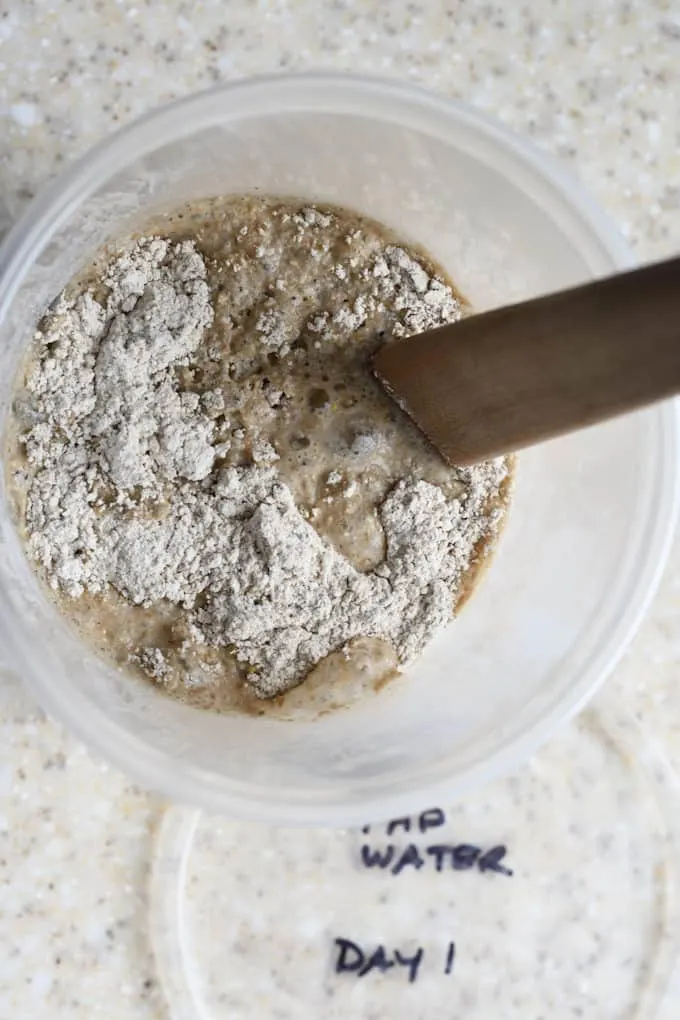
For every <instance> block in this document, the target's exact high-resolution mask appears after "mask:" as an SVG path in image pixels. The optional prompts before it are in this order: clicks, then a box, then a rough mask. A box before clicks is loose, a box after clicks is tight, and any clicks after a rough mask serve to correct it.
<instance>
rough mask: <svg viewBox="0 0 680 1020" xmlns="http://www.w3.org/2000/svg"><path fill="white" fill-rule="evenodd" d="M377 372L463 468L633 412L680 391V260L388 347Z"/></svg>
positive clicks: (377, 361)
mask: <svg viewBox="0 0 680 1020" xmlns="http://www.w3.org/2000/svg"><path fill="white" fill-rule="evenodd" d="M373 368H374V371H375V373H376V375H377V377H378V378H379V379H380V380H381V382H382V383H383V384H384V386H385V388H386V389H387V391H388V393H389V394H390V395H391V396H393V397H394V399H395V400H396V401H397V402H398V403H399V405H400V406H401V407H402V408H403V409H404V410H405V411H406V412H407V413H408V414H409V415H410V416H411V418H413V420H414V421H415V422H416V424H417V425H419V426H420V428H421V429H422V431H423V432H425V434H426V435H427V436H428V437H429V438H430V440H431V441H432V443H434V445H435V446H436V447H437V448H438V449H439V451H440V452H441V453H442V454H443V456H444V457H445V458H446V460H448V461H449V462H450V463H452V464H463V465H464V464H472V463H475V462H476V461H480V460H485V459H486V458H488V457H494V456H497V455H498V454H502V453H509V452H510V451H513V450H519V449H521V448H522V447H524V446H529V445H531V444H532V443H536V442H539V441H540V440H543V439H549V438H551V437H553V436H557V435H561V434H562V433H564V432H571V431H573V430H575V429H579V428H583V427H585V426H587V425H592V424H594V423H595V422H599V421H603V420H604V419H606V418H610V417H613V416H614V415H617V414H622V413H623V412H625V411H632V410H634V409H635V408H637V407H640V406H642V405H644V404H649V403H652V402H653V401H656V400H661V399H662V398H664V397H670V396H672V395H673V394H675V393H678V392H680V258H676V259H672V260H670V261H668V262H661V263H658V264H655V265H651V266H645V267H644V268H643V269H636V270H633V271H632V272H627V273H621V274H619V275H618V276H613V277H609V278H607V279H604V280H597V281H595V282H594V283H588V284H585V285H584V286H581V287H576V288H574V289H572V290H566V291H561V292H560V293H558V294H550V295H548V296H547V297H541V298H536V299H535V300H533V301H525V302H523V303H522V304H517V305H511V306H509V307H507V308H499V309H496V310H494V311H492V312H485V313H483V314H480V315H471V316H470V317H469V318H466V319H463V320H462V321H461V322H458V323H455V324H454V325H451V326H444V327H442V328H441V329H436V330H431V331H430V332H428V333H421V334H419V335H418V336H413V337H410V338H409V339H408V340H401V341H397V342H395V343H393V344H388V345H386V346H385V347H383V348H382V349H381V350H380V351H379V352H378V354H377V355H376V356H375V358H374V361H373Z"/></svg>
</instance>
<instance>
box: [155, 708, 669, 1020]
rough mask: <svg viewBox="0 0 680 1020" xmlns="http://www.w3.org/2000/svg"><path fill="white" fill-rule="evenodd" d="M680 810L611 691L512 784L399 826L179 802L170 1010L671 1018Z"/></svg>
mask: <svg viewBox="0 0 680 1020" xmlns="http://www.w3.org/2000/svg"><path fill="white" fill-rule="evenodd" d="M679 806H680V801H679V799H678V790H677V788H676V783H675V779H674V776H673V775H672V773H671V772H670V771H669V769H668V768H667V766H666V765H665V764H664V762H663V761H662V760H661V759H660V757H659V756H658V754H657V752H656V751H655V750H654V748H653V747H652V746H651V744H650V742H649V741H648V740H647V739H646V738H645V737H644V735H643V734H642V733H641V731H640V730H639V728H638V727H637V726H636V725H635V724H634V723H633V722H632V721H631V720H630V719H628V718H627V717H626V716H625V715H624V714H623V713H622V712H620V711H619V710H618V709H617V708H613V707H612V705H611V701H610V699H608V701H607V703H606V704H605V703H604V702H601V703H600V707H599V708H597V709H596V710H593V711H590V712H588V713H586V714H585V715H584V716H582V717H581V719H580V720H578V721H576V722H575V723H573V724H572V725H571V726H570V727H569V728H568V729H567V730H566V731H564V732H563V733H562V734H561V735H560V736H558V737H556V738H555V739H554V741H553V742H552V743H551V744H550V745H549V746H547V747H546V748H544V749H543V751H542V752H541V753H540V754H539V755H537V756H536V757H535V758H534V759H533V760H532V761H530V762H529V763H528V764H527V765H525V766H524V767H523V768H522V769H521V771H519V772H517V773H516V774H515V775H513V776H511V777H510V778H508V779H505V780H503V781H500V782H497V783H494V784H493V785H490V786H488V787H487V788H486V789H485V790H483V791H478V792H476V793H474V794H472V795H470V796H469V797H468V798H467V799H466V800H464V801H462V802H460V803H458V804H457V805H456V806H455V807H445V808H433V809H432V810H430V811H428V812H425V813H423V814H422V815H420V816H416V817H413V818H410V819H399V820H397V819H395V820H394V821H393V822H391V823H389V824H387V825H385V824H381V825H376V826H366V827H365V828H364V829H363V830H357V831H345V830H330V829H316V830H314V829H312V830H310V829H281V828H280V829H272V828H267V827H265V826H261V825H257V824H253V823H240V822H232V821H227V820H223V819H220V818H216V817H211V816H208V815H205V814H204V813H202V812H197V811H195V810H191V809H182V808H171V809H169V811H168V812H167V814H166V817H165V819H164V822H163V824H162V827H161V829H160V831H159V834H158V843H157V854H156V859H155V865H154V872H153V881H152V902H151V933H152V940H153V945H154V950H155V953H156V958H157V963H158V968H159V977H160V980H161V983H162V985H163V988H164V990H165V993H166V996H167V1000H168V1004H169V1008H170V1013H171V1016H172V1018H173V1020H199V1018H200V1020H208V1018H210V1020H223V1018H224V1020H227V1018H228V1020H251V1018H252V1020H255V1018H257V1020H265V1018H266V1020H288V1018H295V1020H303V1018H310V1020H350V1018H351V1020H354V1018H356V1020H400V1018H402V1017H403V1018H405V1020H406V1018H408V1020H452V1018H454V1017H465V1020H500V1018H501V1017H502V1018H503V1020H563V1018H568V1017H585V1018H587V1020H600V1018H601V1020H670V1018H671V1017H672V1016H673V1017H675V1016H677V1008H678V1007H677V1003H678V1001H680V999H678V998H677V997H676V996H678V995H679V994H680V982H679V980H678V973H677V967H676V961H677V959H678V950H679V947H680V907H679V905H678V902H677V895H678V890H679V889H680V882H679V877H678V869H679V866H680V834H679V831H678V824H679V823H680V811H679ZM673 1001H674V1002H675V1008H674V1007H673Z"/></svg>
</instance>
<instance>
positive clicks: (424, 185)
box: [0, 75, 677, 825]
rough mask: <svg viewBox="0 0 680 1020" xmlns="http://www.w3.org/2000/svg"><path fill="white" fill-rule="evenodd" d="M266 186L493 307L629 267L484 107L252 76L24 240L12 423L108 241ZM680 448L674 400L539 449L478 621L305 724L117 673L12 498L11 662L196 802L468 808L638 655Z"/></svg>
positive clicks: (291, 819)
mask: <svg viewBox="0 0 680 1020" xmlns="http://www.w3.org/2000/svg"><path fill="white" fill-rule="evenodd" d="M252 191H260V192H263V193H272V194H278V195H297V196H302V197H305V198H309V199H316V200H319V201H329V202H337V203H340V204H343V205H347V206H349V207H351V208H354V209H356V210H358V211H361V212H364V213H368V214H370V215H371V216H373V217H375V218H377V219H379V220H382V221H384V222H385V223H386V224H388V225H389V226H390V227H392V228H394V229H396V230H398V231H399V232H400V233H402V234H403V235H404V236H405V237H406V238H410V239H412V240H414V241H417V242H419V243H420V244H422V245H424V246H425V247H426V248H427V249H429V251H430V252H431V253H432V254H433V255H434V257H435V258H436V259H438V260H439V261H440V262H441V263H442V264H443V265H444V266H445V267H446V269H447V270H448V271H449V272H450V274H451V276H452V278H453V279H454V280H455V281H456V283H457V284H458V286H459V287H460V288H461V290H462V291H463V293H464V294H465V295H466V296H467V297H468V298H469V300H470V301H471V302H472V304H473V306H474V307H475V308H477V309H482V308H486V307H490V306H492V305H496V304H500V303H504V302H510V301H513V300H518V299H521V298H524V297H530V296H532V295H535V294H537V293H539V292H544V291H548V290H551V289H553V288H559V287H563V286H565V285H568V284H572V283H576V282H577V281H581V280H583V279H586V278H589V277H592V276H596V275H601V274H605V273H608V272H611V271H612V270H615V269H617V268H620V267H623V266H626V265H627V264H629V262H630V257H629V253H628V251H627V249H626V247H625V245H624V243H623V242H622V240H621V238H620V237H619V236H618V234H617V233H616V232H615V231H614V230H613V229H612V227H611V226H610V225H609V223H608V222H607V220H606V219H605V218H604V216H603V215H602V214H601V213H600V212H599V211H598V210H597V208H596V207H595V206H594V205H593V204H592V203H591V202H590V201H589V200H588V199H587V198H585V197H584V196H583V195H582V193H581V192H580V191H579V189H578V188H577V187H576V186H575V185H574V184H573V182H571V181H570V180H568V179H567V178H565V176H564V175H563V174H562V172H561V171H560V170H558V169H556V168H555V167H554V166H553V165H552V164H551V163H550V162H549V161H547V160H546V159H545V158H544V157H542V156H540V155H538V154H537V153H535V152H534V151H533V150H532V149H531V148H530V147H528V146H527V145H526V144H525V143H524V142H523V141H522V140H520V139H518V138H515V137H514V136H513V135H511V134H509V133H507V132H506V131H504V130H503V129H502V128H500V127H499V126H498V125H497V124H495V123H493V122H491V121H489V120H487V119H486V118H485V117H482V116H481V115H479V114H477V113H475V112H473V111H472V110H470V109H468V108H467V107H464V106H461V105H458V104H455V103H451V102H449V101H447V100H445V99H441V98H437V97H435V96H431V95H428V94H427V93H424V92H420V91H418V90H415V89H412V88H410V87H405V86H401V85H397V84H387V83H383V82H377V81H370V80H359V79H356V78H350V77H333V76H324V75H315V76H303V77H291V78H284V79H280V78H279V79H269V80H258V81H250V82H242V83H237V84H235V85H231V86H229V87H225V88H221V89H217V90H214V91H211V92H207V93H204V94H201V95H198V96H195V97H192V98H190V99H187V100H185V101H183V102H181V103H178V104H176V105H174V106H170V107H167V108H165V109H162V110H160V111H158V112H157V113H154V114H151V115H150V116H148V117H146V118H144V119H142V120H140V121H138V122H136V123H135V124H133V125H131V126H130V127H129V128H127V129H125V130H124V131H122V132H120V133H118V134H117V135H115V136H114V137H112V138H111V139H109V140H108V141H106V142H104V143H103V144H102V145H100V146H99V147H98V148H96V149H95V150H93V151H92V152H91V153H90V154H89V155H88V156H87V157H86V158H85V159H84V160H83V161H81V162H80V163H78V164H77V165H75V166H74V167H72V168H71V169H70V170H69V171H68V172H67V173H66V174H64V175H63V176H62V177H60V178H59V179H58V180H57V181H55V182H54V183H53V184H52V185H51V187H49V188H48V189H47V190H46V191H45V192H44V193H43V194H42V196H40V197H39V198H38V200H37V201H36V202H34V204H33V205H32V206H31V207H30V209H29V211H28V213H27V214H26V216H25V217H24V219H23V220H22V222H21V223H20V224H18V225H17V227H16V228H15V229H14V230H13V231H12V232H11V234H10V235H9V237H8V239H7V241H6V244H5V247H4V248H3V250H2V266H1V269H2V273H1V277H0V333H1V341H2V342H1V343H0V352H1V354H0V356H1V357H2V374H1V379H2V402H3V404H2V406H3V412H2V413H3V415H4V416H6V414H7V409H8V406H9V394H10V390H11V385H12V378H13V376H14V372H15V370H16V367H17V364H18V362H19V359H20V357H21V354H22V350H23V349H24V346H25V344H26V342H27V340H28V337H29V335H30V333H31V330H32V329H33V326H34V324H35V321H36V317H37V316H38V314H39V312H40V310H41V309H42V308H43V307H44V306H45V305H46V304H47V303H48V302H49V301H50V300H51V299H52V298H53V297H54V296H55V294H56V293H57V292H58V291H59V290H60V288H61V287H62V286H63V285H64V284H65V283H66V282H67V281H68V279H69V278H70V277H71V276H72V275H73V274H74V273H75V272H76V271H77V270H78V269H79V268H80V267H81V266H82V265H83V264H84V263H86V262H87V260H88V259H89V258H90V256H91V255H92V254H93V253H94V251H95V250H96V249H97V248H98V247H99V246H100V245H101V244H102V243H103V242H105V241H106V240H108V239H110V238H112V237H115V236H116V235H120V234H124V233H125V232H126V231H127V230H128V229H130V228H131V227H133V226H136V225H137V224H138V223H139V221H140V218H141V219H143V218H145V217H146V216H148V215H151V214H153V213H154V212H156V211H158V210H161V209H163V208H167V207H168V206H172V205H174V204H176V203H179V202H183V201H185V200H187V199H190V198H195V197H199V196H205V195H208V194H214V193H229V192H252ZM676 462H677V435H676V413H675V409H674V407H673V406H672V405H669V404H667V405H663V406H658V407H655V408H653V409H651V410H647V411H645V412H642V413H639V414H636V415H633V416H629V417H626V418H623V419H621V420H618V421H616V422H614V423H611V424H607V425H605V426H599V427H597V428H593V429H591V430H589V431H588V432H583V433H580V434H578V435H574V436H572V437H569V438H566V439H562V440H559V441H556V442H553V443H550V444H546V445H543V446H540V447H538V448H536V449H534V450H531V451H529V452H527V453H525V454H524V455H523V456H522V457H521V460H520V465H519V471H518V477H517V484H516V491H515V497H514V504H513V507H512V510H511V513H510V517H509V522H508V525H507V529H506V533H505V535H504V537H503V539H502V542H501V545H500V550H499V553H498V555H497V558H496V560H495V562H494V564H493V565H492V568H491V570H490V571H489V573H488V576H487V577H486V578H485V580H484V581H483V583H482V585H481V586H480V589H479V591H478V592H477V593H476V594H475V596H474V598H473V599H472V600H471V602H470V604H469V605H468V606H467V607H466V608H465V610H464V612H463V613H462V615H461V617H460V619H459V620H458V621H456V622H455V623H454V624H453V625H452V626H451V627H450V628H449V630H448V631H447V632H446V633H445V634H443V635H441V636H440V637H439V638H438V639H437V640H435V641H434V642H433V644H432V645H431V646H430V648H428V650H427V652H426V654H425V655H424V656H423V657H422V659H421V660H420V661H419V662H418V663H417V664H416V665H415V666H414V667H413V668H412V669H411V670H409V673H408V675H407V677H406V678H405V679H404V680H403V681H401V682H396V683H395V684H393V685H391V690H390V689H388V691H387V692H385V693H384V694H382V695H380V696H376V697H374V698H368V699H366V701H365V702H364V703H362V704H361V705H359V706H358V707H356V708H353V709H351V710H348V711H345V712H338V713H335V714H331V715H328V716H326V717H323V718H320V719H318V720H317V721H314V722H305V723H302V722H300V723H292V722H280V721H274V720H269V719H261V718H246V717H237V716H231V717H226V716H225V717H218V716H211V715H208V714H204V713H200V712H198V711H196V710H192V709H189V708H186V707H184V706H180V705H178V704H175V703H173V702H171V701H169V700H166V699H165V698H164V697H162V696H161V695H160V694H158V693H157V692H156V691H155V690H153V689H152V687H151V686H145V685H143V684H141V683H137V682H135V681H133V680H131V679H130V678H128V677H126V676H123V675H122V674H120V673H118V672H116V671H115V670H114V669H113V668H111V667H109V666H107V665H106V664H105V663H103V662H102V661H101V660H100V659H98V658H97V657H96V656H95V655H94V654H93V653H92V652H90V651H89V650H88V649H87V648H85V647H83V645H82V644H81V643H80V642H79V641H78V640H77V639H76V637H75V636H74V634H73V633H72V631H71V630H70V628H69V627H68V626H67V625H66V624H65V623H64V622H63V621H62V619H61V618H60V616H59V614H58V613H57V611H56V610H55V608H54V607H53V606H52V605H51V604H50V601H49V599H48V598H47V596H46V595H45V594H44V592H43V591H42V590H41V588H40V586H39V585H38V583H37V581H36V579H35V577H34V576H33V573H32V571H31V569H30V567H29V565H28V563H27V561H26V558H25V556H24V553H23V551H22V548H21V544H20V541H19V537H18V535H17V532H16V530H15V527H14V525H13V523H12V521H11V520H10V518H9V514H8V510H7V500H6V493H5V492H4V489H3V492H2V503H1V505H0V641H1V642H2V648H3V655H4V657H5V659H6V661H7V665H8V666H9V668H11V669H12V670H14V671H15V672H16V673H17V674H19V675H20V676H21V677H23V678H24V679H25V681H26V682H27V683H28V684H29V686H30V687H31V689H32V690H33V691H34V693H35V695H36V696H37V698H38V699H39V700H40V701H41V702H42V704H43V705H44V706H45V708H46V709H47V710H48V711H49V712H51V713H52V714H54V715H55V716H56V717H57V718H59V719H60V720H61V721H62V722H63V723H64V724H66V725H67V726H69V727H70V728H71V729H73V730H74V731H75V732H76V733H77V734H78V735H79V736H80V737H82V739H83V740H85V741H87V742H88V743H89V744H90V746H91V747H92V748H93V749H94V750H95V751H96V752H98V753H101V754H102V755H105V756H106V757H108V758H109V759H110V760H112V761H113V762H115V763H116V764H117V765H119V766H120V767H121V768H123V769H125V770H127V771H128V772H129V773H131V774H132V775H133V776H134V777H135V778H136V779H137V780H139V781H140V782H142V783H144V784H145V785H148V786H152V787H156V788H158V789H160V790H162V791H163V792H164V793H165V794H167V795H169V796H170V797H172V798H174V799H176V800H180V801H185V802H192V803H194V804H196V805H199V806H203V807H206V808H210V809H215V810H220V811H223V812H226V813H229V814H235V815H240V816H242V817H249V818H257V819H262V820H265V821H270V822H274V821H276V822H286V823H305V824H318V825H320V824H341V823H342V824H351V823H355V822H360V823H363V822H365V821H366V819H380V818H385V817H389V816H395V815H399V814H403V813H407V812H409V811H413V810H417V809H419V808H421V807H424V806H427V805H428V804H432V803H434V802H437V801H444V802H447V803H450V802H451V800H452V799H453V798H455V797H456V796H457V795H459V794H460V793H461V792H462V791H463V790H464V789H465V788H467V787H469V786H470V784H472V783H480V782H482V781H485V780H488V779H490V778H492V777H493V776H495V775H496V774H497V773H499V772H500V771H501V770H505V769H507V768H508V767H509V766H510V765H511V764H512V763H514V762H515V761H516V760H517V759H519V758H520V757H523V756H526V755H528V754H529V753H530V752H531V751H532V750H533V749H534V748H535V747H536V746H537V745H538V744H539V743H540V742H541V741H543V740H545V739H546V738H547V737H548V736H549V734H550V733H551V732H552V731H553V730H554V729H555V728H556V727H557V726H558V725H559V724H560V723H561V722H563V721H564V720H565V719H566V718H568V717H569V716H570V715H571V714H572V713H574V712H575V711H577V710H578V709H579V708H580V707H581V706H582V705H583V704H584V702H585V701H586V699H587V698H588V697H589V696H590V695H591V694H592V693H593V691H594V690H595V688H596V687H597V685H598V684H599V683H600V682H601V681H602V680H603V678H604V677H605V676H606V674H607V673H608V671H609V670H610V669H611V668H612V666H613V664H614V663H615V662H616V660H617V658H618V656H619V655H620V653H621V651H622V650H623V648H624V646H625V644H626V642H627V641H628V639H629V638H630V636H631V634H632V632H633V631H634V629H635V627H636V625H637V623H638V621H639V619H640V617H641V615H642V613H643V611H644V609H645V606H646V605H647V602H648V600H649V598H650V596H651V593H652V591H653V589H654V587H655V584H656V581H657V579H658V577H659V573H660V570H661V567H662V565H663V562H664V558H665V555H666V552H667V548H668V544H669V540H670V536H671V531H672V526H673V522H674V518H675V509H676V496H677V484H676V470H675V467H676Z"/></svg>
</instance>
